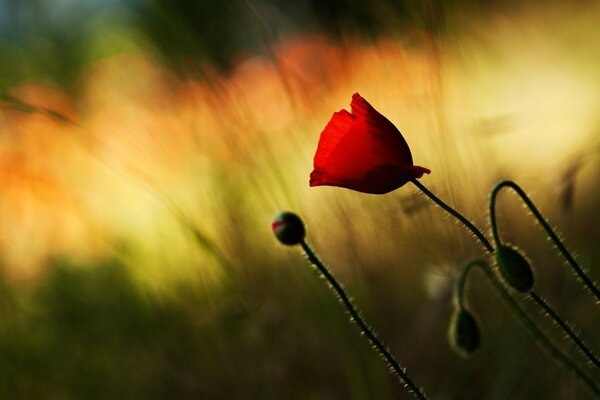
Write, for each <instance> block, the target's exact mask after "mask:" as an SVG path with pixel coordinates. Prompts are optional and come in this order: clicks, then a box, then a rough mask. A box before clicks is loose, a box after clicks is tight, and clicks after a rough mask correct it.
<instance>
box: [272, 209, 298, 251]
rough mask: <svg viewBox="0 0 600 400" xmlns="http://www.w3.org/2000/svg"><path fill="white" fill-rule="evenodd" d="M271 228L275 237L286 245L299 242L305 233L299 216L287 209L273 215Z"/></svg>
mask: <svg viewBox="0 0 600 400" xmlns="http://www.w3.org/2000/svg"><path fill="white" fill-rule="evenodd" d="M271 228H272V229H273V233H274V234H275V236H276V237H277V239H278V240H279V241H280V242H281V243H283V244H286V245H288V246H293V245H296V244H300V242H302V241H303V240H304V236H305V234H306V230H305V229H304V223H303V222H302V220H301V219H300V217H299V216H298V215H296V214H294V213H292V212H289V211H282V212H280V213H277V214H276V215H275V216H274V217H273V223H272V224H271Z"/></svg>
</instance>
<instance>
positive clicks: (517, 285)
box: [495, 245, 533, 293]
mask: <svg viewBox="0 0 600 400" xmlns="http://www.w3.org/2000/svg"><path fill="white" fill-rule="evenodd" d="M495 255H496V264H498V269H499V270H500V275H502V278H503V279H504V280H505V281H506V283H508V284H509V285H510V286H511V287H512V288H514V289H515V290H518V291H519V292H523V293H527V292H529V291H530V290H531V288H532V287H533V271H532V270H531V266H530V265H529V262H528V261H527V259H526V258H525V256H523V255H522V254H521V253H520V252H519V251H517V250H516V249H515V248H513V247H510V246H503V245H499V246H498V247H497V248H496V252H495Z"/></svg>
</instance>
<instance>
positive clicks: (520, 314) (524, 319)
mask: <svg viewBox="0 0 600 400" xmlns="http://www.w3.org/2000/svg"><path fill="white" fill-rule="evenodd" d="M473 267H478V268H479V269H481V271H482V272H483V273H484V274H485V276H486V277H487V278H488V280H489V281H490V283H491V284H492V286H493V287H494V289H495V290H496V292H497V293H498V295H499V296H500V297H501V298H502V299H503V300H504V301H505V302H506V304H507V305H508V307H509V308H510V310H511V311H512V312H513V313H515V315H516V316H517V318H518V319H519V321H520V322H521V323H522V324H523V325H524V326H525V328H527V331H528V332H529V333H530V334H531V336H532V337H533V338H534V339H535V340H537V342H538V343H539V344H541V345H542V347H543V348H544V349H545V350H546V351H547V352H548V353H549V354H550V355H551V356H552V357H554V358H555V359H556V360H558V361H559V362H560V363H561V364H562V365H563V366H565V367H566V368H568V369H569V370H570V371H571V372H572V373H573V374H574V375H575V376H576V377H577V378H579V380H581V381H582V382H583V383H585V384H586V385H587V387H588V388H589V389H590V390H591V391H592V392H593V393H594V394H595V395H596V396H598V397H600V388H598V386H596V384H595V383H594V381H593V380H592V379H591V378H590V377H589V376H587V375H586V374H585V373H584V372H583V371H582V370H581V369H580V368H579V367H578V366H577V365H576V364H575V363H574V362H573V361H571V360H570V359H569V358H568V357H567V356H566V355H565V354H564V353H563V352H561V351H560V350H559V349H558V348H557V347H556V346H555V345H554V344H553V343H552V341H550V339H549V338H548V337H547V336H546V335H545V334H544V332H543V331H541V330H540V329H539V328H538V327H537V325H536V324H535V323H534V322H533V321H532V320H531V319H530V318H529V317H528V316H527V314H526V313H525V311H523V309H522V308H521V307H520V306H519V304H518V303H517V302H516V301H515V299H513V297H512V296H511V295H510V293H509V292H508V291H507V290H506V289H505V288H504V286H503V285H502V284H501V283H500V281H499V280H498V278H496V276H495V275H494V273H493V271H492V269H491V268H490V267H489V265H488V264H487V263H485V262H484V261H483V260H474V261H471V262H469V263H467V264H466V265H465V266H464V267H463V268H462V269H461V272H460V274H459V277H458V280H457V289H456V292H455V295H456V296H461V298H459V299H456V301H459V302H460V303H458V304H463V303H464V300H463V298H462V297H463V296H464V286H465V282H466V279H467V275H468V273H469V271H471V270H472V269H473Z"/></svg>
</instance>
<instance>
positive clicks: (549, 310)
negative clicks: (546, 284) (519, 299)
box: [529, 290, 600, 368]
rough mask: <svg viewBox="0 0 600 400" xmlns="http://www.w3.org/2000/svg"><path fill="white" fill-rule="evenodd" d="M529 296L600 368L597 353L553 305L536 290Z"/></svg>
mask: <svg viewBox="0 0 600 400" xmlns="http://www.w3.org/2000/svg"><path fill="white" fill-rule="evenodd" d="M529 296H531V298H532V299H533V300H534V301H535V302H536V303H537V304H538V305H539V306H540V307H542V308H543V309H544V311H546V313H548V315H549V316H550V318H552V319H553V320H554V322H555V323H556V324H557V325H558V326H560V327H561V328H562V330H563V331H565V333H566V334H567V336H569V338H571V340H572V341H573V342H574V343H575V345H576V346H577V347H578V348H579V350H581V352H582V353H583V354H584V355H585V356H586V357H587V358H588V359H589V360H590V361H591V362H592V364H594V365H595V366H596V367H597V368H600V361H598V358H597V357H596V355H595V354H594V353H593V352H592V351H591V350H590V349H589V348H588V347H587V346H586V345H585V343H583V341H582V340H581V339H580V338H579V337H578V336H577V335H576V334H575V333H574V332H573V331H572V330H571V328H569V325H568V324H567V323H566V322H565V321H564V320H563V319H562V318H561V317H560V315H558V314H557V313H556V312H555V311H554V310H553V309H552V307H550V305H549V304H548V303H547V302H546V301H545V300H544V299H543V298H541V297H540V296H539V295H538V294H537V293H536V292H535V290H532V291H531V292H529Z"/></svg>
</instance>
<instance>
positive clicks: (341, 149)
mask: <svg viewBox="0 0 600 400" xmlns="http://www.w3.org/2000/svg"><path fill="white" fill-rule="evenodd" d="M350 106H351V109H352V113H349V112H348V111H346V110H341V111H339V112H336V113H334V114H333V117H331V120H330V121H329V123H328V124H327V126H326V127H325V129H324V130H323V132H321V138H320V139H319V145H318V147H317V153H316V154H315V160H314V170H313V171H312V172H311V174H310V186H322V185H326V186H339V187H343V188H347V189H352V190H357V191H359V192H364V193H373V194H384V193H388V192H391V191H392V190H395V189H398V188H399V187H400V186H402V185H404V184H406V183H407V182H408V181H410V180H411V179H417V178H420V177H422V176H423V174H428V173H430V172H431V171H430V170H429V169H427V168H424V167H418V166H416V165H413V162H412V155H411V154H410V149H409V148H408V144H407V143H406V141H405V140H404V138H403V137H402V134H401V133H400V131H399V130H398V128H396V127H395V126H394V124H392V123H391V122H390V121H389V120H388V119H387V118H386V117H384V116H383V115H381V114H380V113H379V112H377V111H376V110H375V109H374V108H373V107H372V106H371V105H370V104H369V103H368V102H367V101H366V100H365V99H363V98H362V97H360V95H359V94H358V93H355V94H354V95H353V96H352V103H351V104H350Z"/></svg>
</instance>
